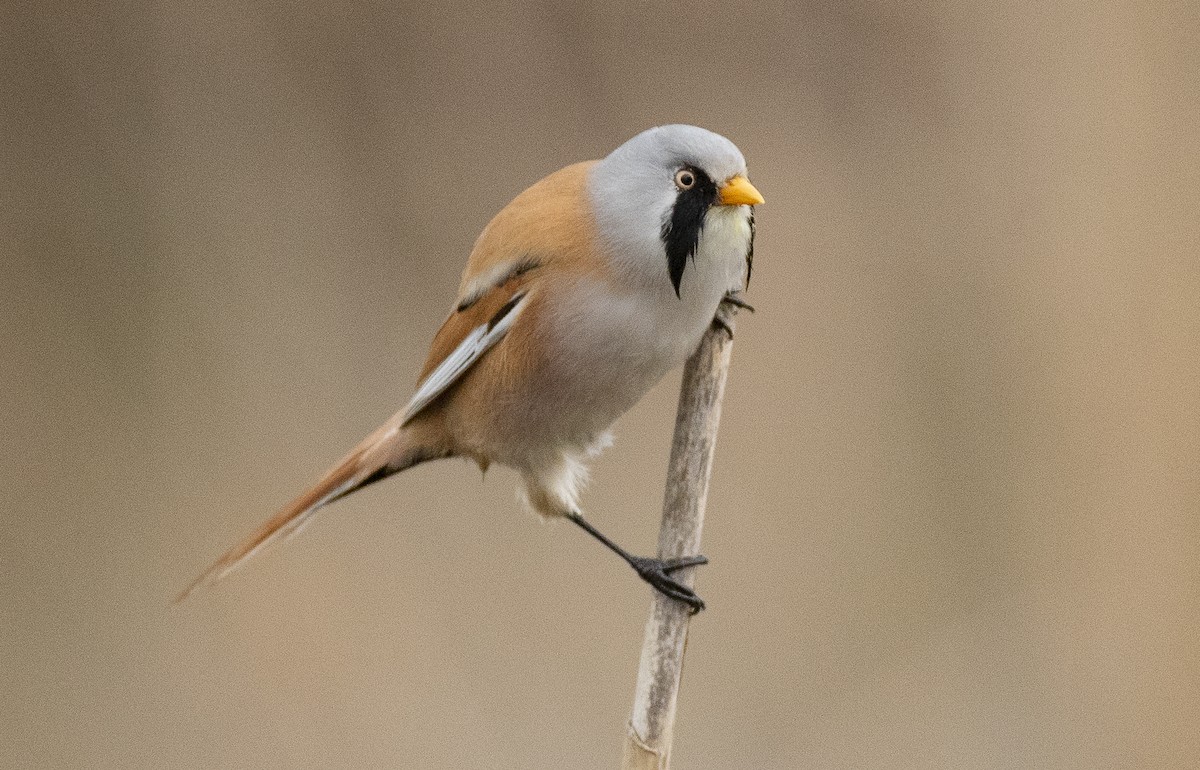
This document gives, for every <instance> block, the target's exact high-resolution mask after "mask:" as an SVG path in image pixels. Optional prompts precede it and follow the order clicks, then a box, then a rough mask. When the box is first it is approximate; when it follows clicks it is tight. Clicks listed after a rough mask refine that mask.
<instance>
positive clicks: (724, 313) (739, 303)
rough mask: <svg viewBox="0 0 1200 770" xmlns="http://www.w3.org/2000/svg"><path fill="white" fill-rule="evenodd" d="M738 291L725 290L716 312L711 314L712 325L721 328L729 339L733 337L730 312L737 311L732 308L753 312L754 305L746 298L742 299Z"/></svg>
mask: <svg viewBox="0 0 1200 770" xmlns="http://www.w3.org/2000/svg"><path fill="white" fill-rule="evenodd" d="M741 295H742V293H741V292H740V291H737V290H734V291H728V292H725V296H724V297H722V298H721V302H720V304H718V305H717V314H716V315H715V316H713V320H712V322H713V326H715V327H717V328H718V329H721V330H723V331H724V332H725V333H726V334H728V335H729V339H733V326H732V325H731V324H730V323H729V322H730V319H731V317H732V314H733V313H735V312H737V311H736V310H734V309H733V308H737V309H740V310H749V311H750V312H751V313H753V312H754V306H753V305H751V304H750V303H749V302H747V301H746V300H744V299H742V296H741Z"/></svg>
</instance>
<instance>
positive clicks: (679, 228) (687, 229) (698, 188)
mask: <svg viewBox="0 0 1200 770" xmlns="http://www.w3.org/2000/svg"><path fill="white" fill-rule="evenodd" d="M690 170H691V171H692V172H693V173H694V174H695V176H696V184H695V185H693V186H692V187H691V188H690V189H688V190H680V191H679V193H678V194H677V195H676V197H675V205H674V206H672V207H671V216H670V217H669V218H668V219H667V221H666V222H664V223H663V227H662V241H663V246H664V247H665V249H666V252H667V272H668V274H670V276H671V285H672V286H674V287H675V296H676V297H678V296H680V294H679V284H680V283H681V282H682V281H683V271H684V268H686V267H687V262H688V260H689V259H692V260H694V259H695V258H696V248H697V247H698V246H699V244H700V231H701V230H703V229H704V216H705V214H707V213H708V209H709V208H710V207H711V206H712V205H713V204H714V203H716V202H717V186H716V184H714V183H713V181H712V180H711V179H709V178H708V175H707V174H705V173H704V172H703V171H700V170H699V169H690Z"/></svg>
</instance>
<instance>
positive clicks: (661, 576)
mask: <svg viewBox="0 0 1200 770" xmlns="http://www.w3.org/2000/svg"><path fill="white" fill-rule="evenodd" d="M707 563H708V559H707V558H705V557H703V556H687V557H684V558H682V559H666V560H663V559H651V558H647V557H638V556H635V557H633V559H632V560H631V561H630V566H632V567H633V569H634V571H635V572H637V574H638V577H640V578H641V579H642V580H645V581H646V582H647V583H649V584H650V585H652V586H654V588H655V590H657V591H659V592H660V593H662V594H665V595H667V596H669V597H671V598H672V599H675V600H677V601H681V602H683V603H684V604H686V605H687V606H688V607H690V608H691V614H693V615H695V614H696V613H697V612H700V611H701V610H702V609H704V600H703V599H701V598H700V597H699V596H697V595H696V592H695V591H693V590H692V589H690V588H688V587H687V586H685V585H684V584H683V583H680V582H679V581H677V580H674V579H673V578H671V577H670V574H669V573H671V572H674V571H675V570H679V569H683V568H684V567H695V566H699V565H701V564H707Z"/></svg>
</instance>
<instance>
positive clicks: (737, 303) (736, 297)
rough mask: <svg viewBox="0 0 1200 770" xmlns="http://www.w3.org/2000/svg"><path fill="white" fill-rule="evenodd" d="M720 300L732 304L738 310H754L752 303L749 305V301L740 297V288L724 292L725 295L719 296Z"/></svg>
mask: <svg viewBox="0 0 1200 770" xmlns="http://www.w3.org/2000/svg"><path fill="white" fill-rule="evenodd" d="M721 302H722V304H725V303H728V304H730V305H733V306H734V307H736V308H738V309H739V310H748V311H749V312H751V313H753V312H754V305H751V304H750V303H749V302H747V301H746V300H744V299H742V292H741V291H740V290H738V291H727V292H725V296H724V297H721Z"/></svg>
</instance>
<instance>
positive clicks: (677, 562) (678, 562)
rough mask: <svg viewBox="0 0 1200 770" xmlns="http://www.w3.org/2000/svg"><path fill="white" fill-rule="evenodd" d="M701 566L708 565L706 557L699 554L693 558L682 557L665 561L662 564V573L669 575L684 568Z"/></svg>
mask: <svg viewBox="0 0 1200 770" xmlns="http://www.w3.org/2000/svg"><path fill="white" fill-rule="evenodd" d="M701 564H708V557H707V556H703V555H701V554H697V555H695V556H684V557H682V558H679V559H665V560H664V561H663V562H662V571H663V572H665V573H667V574H668V575H670V574H671V573H672V572H675V571H676V570H681V569H683V568H684V567H699V566H700V565H701Z"/></svg>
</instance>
